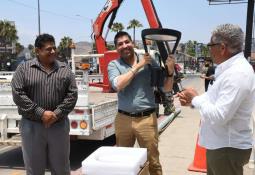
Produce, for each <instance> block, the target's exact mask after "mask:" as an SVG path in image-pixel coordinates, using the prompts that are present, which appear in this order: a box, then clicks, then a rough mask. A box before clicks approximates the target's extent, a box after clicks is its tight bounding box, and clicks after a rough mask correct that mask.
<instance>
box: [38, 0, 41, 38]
mask: <svg viewBox="0 0 255 175" xmlns="http://www.w3.org/2000/svg"><path fill="white" fill-rule="evenodd" d="M37 5H38V9H37V10H38V35H40V34H41V21H40V0H37Z"/></svg>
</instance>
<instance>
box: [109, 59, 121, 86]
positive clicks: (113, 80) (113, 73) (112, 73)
mask: <svg viewBox="0 0 255 175" xmlns="http://www.w3.org/2000/svg"><path fill="white" fill-rule="evenodd" d="M119 75H120V72H119V70H118V68H117V66H116V64H115V63H114V61H111V62H110V63H109V64H108V77H109V81H110V84H111V86H112V88H113V89H114V90H117V81H118V80H117V77H118V76H119Z"/></svg>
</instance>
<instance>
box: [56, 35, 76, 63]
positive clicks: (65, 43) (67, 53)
mask: <svg viewBox="0 0 255 175" xmlns="http://www.w3.org/2000/svg"><path fill="white" fill-rule="evenodd" d="M72 43H73V39H72V38H70V37H68V36H65V37H64V38H62V39H61V41H60V43H59V46H58V52H59V56H60V57H61V58H62V59H63V60H67V59H70V58H71V48H70V45H71V44H72Z"/></svg>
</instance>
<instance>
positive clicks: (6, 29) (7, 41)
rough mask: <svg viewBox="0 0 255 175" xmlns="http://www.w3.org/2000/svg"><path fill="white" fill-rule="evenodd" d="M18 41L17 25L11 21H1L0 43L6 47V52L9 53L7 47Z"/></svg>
mask: <svg viewBox="0 0 255 175" xmlns="http://www.w3.org/2000/svg"><path fill="white" fill-rule="evenodd" d="M17 40H18V36H17V30H16V27H15V25H14V24H12V23H11V22H10V21H5V20H4V21H3V20H0V43H2V45H3V46H4V47H5V52H7V46H8V45H11V44H12V43H13V42H15V41H17Z"/></svg>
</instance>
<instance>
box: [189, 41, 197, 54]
mask: <svg viewBox="0 0 255 175" xmlns="http://www.w3.org/2000/svg"><path fill="white" fill-rule="evenodd" d="M196 44H197V41H191V40H189V41H188V42H187V43H186V53H187V54H188V55H191V56H193V57H194V56H195V55H196V51H195V49H196V47H195V46H196Z"/></svg>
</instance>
